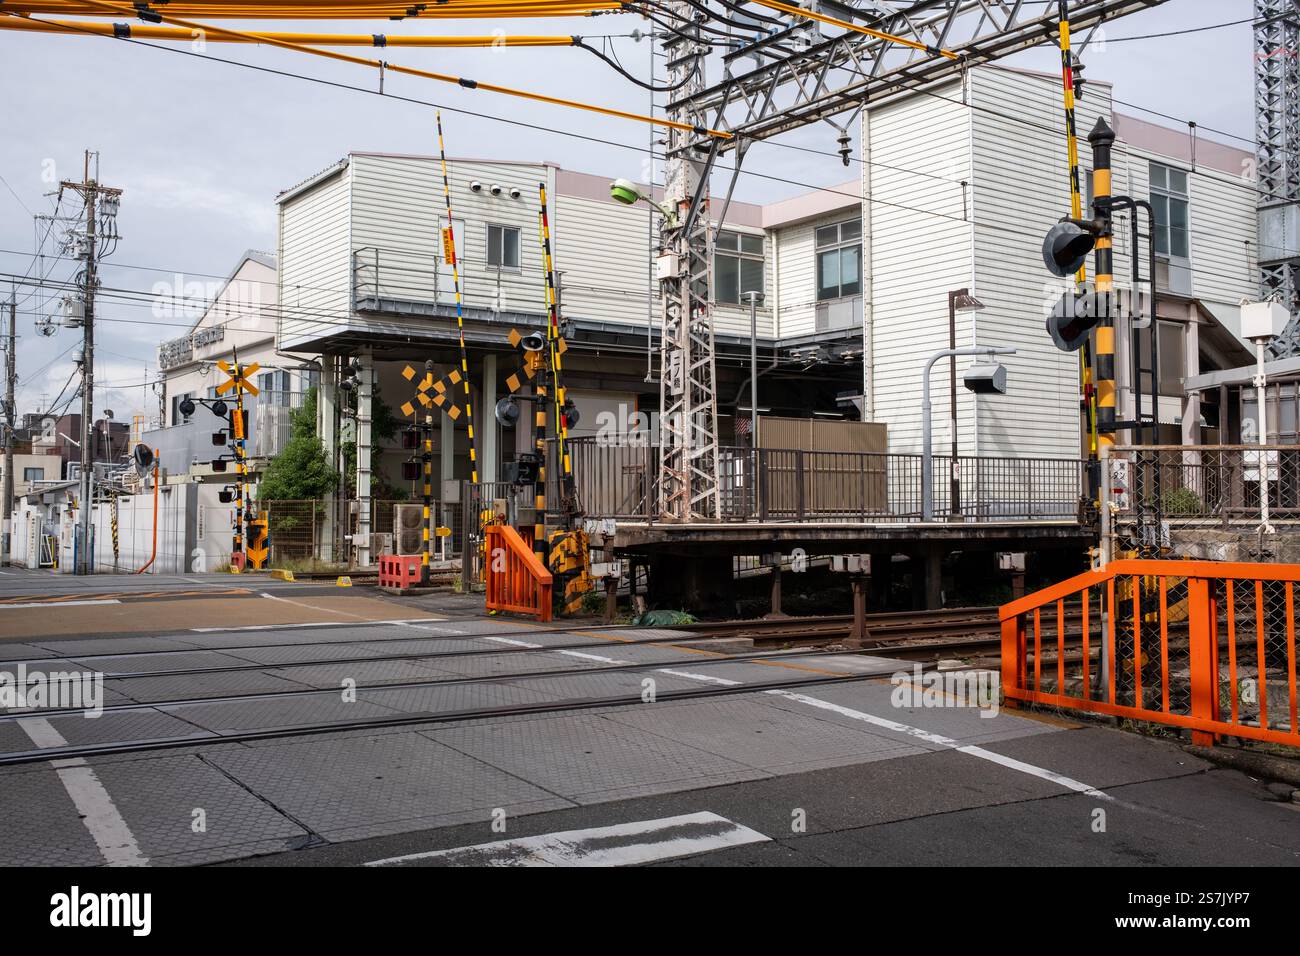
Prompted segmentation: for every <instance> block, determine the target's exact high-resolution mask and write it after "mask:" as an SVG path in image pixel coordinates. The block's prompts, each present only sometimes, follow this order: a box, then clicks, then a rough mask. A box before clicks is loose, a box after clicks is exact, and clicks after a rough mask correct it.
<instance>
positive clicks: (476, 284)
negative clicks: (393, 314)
mask: <svg viewBox="0 0 1300 956" xmlns="http://www.w3.org/2000/svg"><path fill="white" fill-rule="evenodd" d="M458 265H459V267H460V270H459V271H460V292H461V299H462V303H463V305H464V306H465V307H466V308H472V309H485V310H487V311H490V312H516V313H518V312H536V313H539V314H540V313H542V312H544V310H545V303H546V285H545V279H544V277H543V276H542V275H541V273H540V272H538V271H537V270H532V271H528V270H523V269H518V268H509V267H506V266H500V265H493V264H491V263H489V262H486V261H484V260H482V259H473V258H470V257H467V256H465V255H463V254H462V255H459V256H458ZM556 283H557V294H558V293H559V292H560V291H561V290H562V288H563V286H562V284H561V278H560V276H559V275H558V274H557V278H556ZM352 297H353V304H354V307H355V308H357V309H358V310H362V311H367V310H374V311H409V310H410V308H411V306H413V305H414V306H417V307H418V306H425V307H429V308H438V307H443V308H454V307H455V304H456V299H455V288H454V284H453V282H452V274H451V267H450V266H448V265H446V264H445V263H443V262H442V260H441V257H440V256H437V255H435V254H434V253H433V252H432V250H430V252H428V253H421V252H410V251H404V250H400V249H382V248H378V247H375V246H366V247H363V248H361V249H357V250H355V251H353V253H352Z"/></svg>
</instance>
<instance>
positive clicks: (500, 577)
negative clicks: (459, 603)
mask: <svg viewBox="0 0 1300 956" xmlns="http://www.w3.org/2000/svg"><path fill="white" fill-rule="evenodd" d="M483 530H484V533H485V540H486V567H487V607H488V610H489V611H509V612H511V613H514V614H528V615H531V616H533V617H536V618H537V619H538V620H539V621H549V620H550V619H551V572H550V571H548V570H546V568H545V567H544V566H543V564H542V562H541V561H540V560H538V558H537V555H536V554H534V553H533V550H532V547H531V546H530V545H529V543H528V542H527V541H525V540H524V539H523V538H522V537H520V535H519V532H518V531H516V530H515V529H514V528H512V527H510V526H509V525H489V526H488V527H486V528H484V529H483Z"/></svg>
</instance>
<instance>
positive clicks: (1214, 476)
mask: <svg viewBox="0 0 1300 956" xmlns="http://www.w3.org/2000/svg"><path fill="white" fill-rule="evenodd" d="M1103 469H1104V474H1105V475H1106V479H1107V480H1105V481H1103V482H1102V483H1101V484H1102V488H1101V495H1102V499H1101V505H1102V515H1103V519H1104V525H1103V535H1104V542H1105V544H1106V545H1107V546H1108V548H1109V549H1110V550H1109V552H1108V553H1111V554H1118V553H1120V552H1122V551H1126V550H1135V549H1137V548H1139V547H1159V548H1164V549H1172V550H1173V551H1174V552H1175V553H1179V554H1181V553H1183V550H1184V549H1185V548H1186V547H1190V546H1192V545H1194V544H1196V543H1198V542H1196V541H1193V540H1191V539H1193V538H1197V536H1198V535H1200V534H1202V533H1204V532H1206V531H1253V530H1256V529H1259V528H1261V527H1263V526H1266V525H1267V526H1276V527H1288V528H1289V529H1291V530H1294V529H1295V528H1296V526H1297V525H1300V447H1296V446H1294V445H1266V446H1261V445H1146V446H1115V447H1113V448H1111V449H1110V450H1109V451H1108V452H1106V457H1105V459H1104V461H1103Z"/></svg>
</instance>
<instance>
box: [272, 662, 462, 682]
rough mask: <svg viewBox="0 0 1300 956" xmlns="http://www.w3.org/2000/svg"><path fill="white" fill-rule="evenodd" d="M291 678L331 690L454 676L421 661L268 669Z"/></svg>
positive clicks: (280, 675)
mask: <svg viewBox="0 0 1300 956" xmlns="http://www.w3.org/2000/svg"><path fill="white" fill-rule="evenodd" d="M267 673H269V674H274V675H276V676H278V677H282V678H284V679H285V680H286V681H292V682H294V683H296V684H298V685H299V686H307V687H320V688H326V689H334V688H339V687H342V682H343V681H344V680H352V681H355V682H356V683H358V684H385V683H394V682H399V681H428V680H438V679H441V678H455V677H456V676H457V675H456V674H455V673H453V672H451V671H447V670H440V669H438V668H436V667H434V666H432V665H430V664H426V663H425V662H424V661H423V660H418V661H370V662H358V661H352V662H349V663H340V664H319V665H311V666H307V667H285V668H279V669H275V670H271V671H268V672H267Z"/></svg>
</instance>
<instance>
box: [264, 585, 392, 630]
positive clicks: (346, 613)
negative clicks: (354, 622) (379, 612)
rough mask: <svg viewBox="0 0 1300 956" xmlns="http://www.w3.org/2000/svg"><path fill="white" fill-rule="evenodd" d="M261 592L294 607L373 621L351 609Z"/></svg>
mask: <svg viewBox="0 0 1300 956" xmlns="http://www.w3.org/2000/svg"><path fill="white" fill-rule="evenodd" d="M259 593H260V594H261V596H262V597H264V598H267V599H269V600H272V601H283V602H284V603H285V604H292V605H293V606H294V607H305V608H306V609H307V610H309V611H323V612H325V613H326V614H342V615H343V616H344V617H355V618H357V619H358V620H360V621H365V622H366V623H367V624H369V623H372V622H371V621H370V619H369V618H367V617H366V616H365V615H364V614H353V613H352V612H351V611H340V610H337V609H331V608H327V607H317V606H316V605H315V604H303V603H302V602H301V601H292V600H290V599H289V598H283V597H280V596H279V595H278V594H270V593H268V592H266V591H261V592H259Z"/></svg>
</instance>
